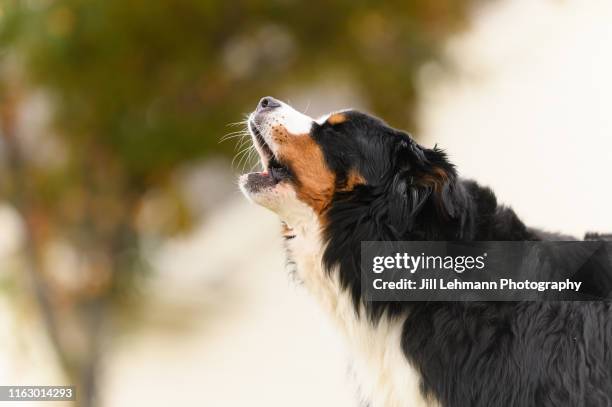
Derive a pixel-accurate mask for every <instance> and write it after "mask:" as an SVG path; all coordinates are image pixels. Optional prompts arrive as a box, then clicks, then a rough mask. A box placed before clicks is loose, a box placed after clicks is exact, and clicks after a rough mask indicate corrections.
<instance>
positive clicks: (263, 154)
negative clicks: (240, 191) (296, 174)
mask: <svg viewBox="0 0 612 407" xmlns="http://www.w3.org/2000/svg"><path fill="white" fill-rule="evenodd" d="M248 125H249V130H250V131H251V134H252V135H253V143H255V144H256V147H257V152H258V153H259V156H260V159H261V165H262V167H263V171H260V172H252V173H250V174H247V180H248V184H249V186H250V187H251V189H252V190H258V189H261V188H263V187H273V186H275V185H276V184H278V183H280V182H281V181H283V180H286V179H290V178H291V172H290V171H289V168H288V167H287V166H286V165H283V164H282V163H281V162H280V161H279V160H278V159H277V158H276V156H275V155H274V152H273V151H272V149H271V148H270V146H269V145H268V143H266V141H265V139H264V138H263V136H262V135H261V132H260V131H259V129H258V128H257V126H256V124H255V123H253V121H251V120H249V123H248Z"/></svg>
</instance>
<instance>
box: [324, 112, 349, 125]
mask: <svg viewBox="0 0 612 407" xmlns="http://www.w3.org/2000/svg"><path fill="white" fill-rule="evenodd" d="M345 121H346V115H345V114H344V113H334V114H332V115H331V116H329V117H328V118H327V122H328V123H329V124H331V125H332V126H333V125H335V124H340V123H344V122H345Z"/></svg>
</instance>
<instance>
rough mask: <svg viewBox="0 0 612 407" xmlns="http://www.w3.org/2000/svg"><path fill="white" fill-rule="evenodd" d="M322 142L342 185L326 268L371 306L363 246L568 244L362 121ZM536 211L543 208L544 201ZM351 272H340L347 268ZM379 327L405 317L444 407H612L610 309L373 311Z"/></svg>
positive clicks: (534, 306)
mask: <svg viewBox="0 0 612 407" xmlns="http://www.w3.org/2000/svg"><path fill="white" fill-rule="evenodd" d="M344 115H345V116H346V120H344V121H341V122H338V123H334V124H330V123H324V124H321V125H318V124H315V125H314V128H313V129H312V132H311V135H312V137H314V138H315V140H316V141H317V143H318V144H319V145H320V146H321V149H322V150H323V153H324V157H325V160H326V162H327V165H328V166H329V167H330V168H331V169H332V171H334V173H335V174H336V177H337V182H338V184H340V185H341V184H343V183H347V182H348V181H347V180H348V179H349V177H350V175H351V171H352V173H353V174H354V173H355V171H356V172H357V173H358V174H359V175H360V176H361V177H362V178H363V179H364V180H365V182H364V183H362V184H360V185H357V186H356V187H355V188H353V189H351V190H350V191H346V190H343V189H342V188H338V190H339V191H343V192H337V193H336V195H335V196H334V198H333V201H332V203H331V206H330V208H329V210H328V212H327V213H326V219H327V225H326V227H325V231H324V233H325V237H326V239H327V247H326V251H325V254H324V263H325V265H326V267H327V269H328V270H330V272H331V270H339V271H338V272H339V273H340V280H341V282H342V284H343V285H344V287H346V288H347V289H349V290H350V292H351V293H352V295H353V300H354V302H355V306H356V310H357V311H359V304H362V303H363V300H362V299H361V297H360V296H361V287H360V284H361V281H360V252H359V247H360V242H361V241H376V240H433V241H435V240H442V241H446V240H465V241H490V240H500V241H517V240H567V237H565V236H560V235H559V236H557V235H553V234H547V233H544V232H539V231H537V230H533V229H530V228H528V227H526V226H525V225H524V224H523V222H521V220H520V219H519V218H518V217H517V215H516V214H515V213H514V211H512V210H511V209H510V208H508V207H505V206H502V205H499V204H498V203H497V200H496V198H495V195H494V193H493V192H492V191H491V190H490V189H489V188H486V187H482V186H480V185H478V184H477V183H475V182H473V181H466V180H462V179H460V178H458V176H457V173H456V171H455V168H454V166H453V165H452V164H450V163H449V162H448V160H447V157H446V155H445V154H444V153H443V152H442V151H441V150H439V149H437V148H434V149H426V148H423V147H421V146H419V145H418V144H416V143H415V142H414V141H413V140H412V139H411V138H410V136H409V135H408V134H406V133H404V132H401V131H398V130H395V129H392V128H390V127H388V126H387V125H385V124H384V123H383V122H381V121H379V120H377V119H375V118H372V117H370V116H368V115H365V114H362V113H358V112H346V113H344ZM534 199H535V198H534ZM336 266H339V267H336ZM365 306H366V312H367V313H368V317H369V318H371V319H372V320H373V323H376V321H377V320H378V319H379V318H381V317H382V316H383V315H385V314H386V315H404V316H406V320H405V323H404V327H403V337H402V347H403V351H404V353H405V355H406V356H407V358H408V359H409V360H410V361H411V362H412V363H413V364H414V366H415V367H416V368H417V369H418V370H419V372H420V373H421V375H422V390H423V392H424V393H426V394H430V395H433V396H434V397H435V398H436V399H437V400H438V401H439V402H440V403H441V405H442V406H444V407H480V406H482V407H490V406H525V407H527V406H533V407H536V406H537V407H542V406H572V407H577V406H584V407H587V406H588V407H591V406H612V306H611V304H610V303H609V302H604V301H601V302H512V303H510V302H505V303H504V302H486V303H485V302H480V303H476V302H465V303H425V302H421V303H410V302H397V303H384V302H383V303H381V302H372V303H366V304H365Z"/></svg>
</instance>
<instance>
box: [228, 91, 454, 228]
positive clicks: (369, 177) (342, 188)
mask: <svg viewBox="0 0 612 407" xmlns="http://www.w3.org/2000/svg"><path fill="white" fill-rule="evenodd" d="M248 127H249V131H250V133H251V135H252V139H253V144H254V146H255V148H256V149H257V151H258V153H259V156H260V157H261V164H262V167H263V168H262V171H261V172H254V173H249V174H245V175H242V176H241V177H240V186H241V189H242V191H243V192H244V193H245V195H246V196H247V197H249V198H250V199H251V200H252V201H254V202H256V203H258V204H260V205H262V206H264V207H266V208H269V209H271V210H272V211H274V212H277V213H278V214H279V215H280V216H281V218H285V219H286V220H289V221H290V219H288V218H290V217H291V216H297V215H295V214H296V212H299V211H300V210H301V209H305V208H307V209H308V211H311V212H312V213H314V214H316V215H317V216H318V218H319V219H320V220H321V222H322V223H325V222H326V220H327V215H328V213H329V211H330V210H331V209H332V208H333V207H334V205H335V204H336V202H346V201H347V200H351V199H356V197H357V196H359V199H360V200H362V201H364V202H365V201H368V200H370V201H373V200H375V199H379V200H383V201H385V205H384V206H385V208H384V211H385V212H386V213H384V214H382V213H379V214H378V216H381V217H385V218H386V219H387V221H388V222H391V223H395V224H397V225H400V224H408V223H410V220H409V217H411V216H414V215H415V214H416V213H418V212H419V211H420V210H422V209H423V208H424V207H425V206H426V204H427V202H428V201H430V200H432V201H435V202H433V203H434V204H435V205H434V206H435V207H437V208H438V210H439V211H440V215H441V216H445V215H450V216H452V215H453V210H454V208H453V206H454V203H453V200H452V197H451V195H450V194H449V191H450V189H451V188H452V184H453V181H454V178H455V171H454V169H453V166H452V165H451V164H449V163H448V161H447V160H446V157H445V155H444V153H442V152H441V151H439V150H437V149H435V148H434V149H425V148H423V147H421V146H419V145H418V144H417V143H416V142H415V141H414V140H413V139H412V138H411V137H410V136H409V135H408V134H407V133H405V132H402V131H399V130H396V129H393V128H391V127H389V126H388V125H386V124H385V123H384V122H382V121H381V120H379V119H376V118H374V117H372V116H369V115H367V114H364V113H360V112H357V111H353V110H344V111H339V112H335V113H331V114H328V115H326V116H323V117H321V118H319V119H316V120H315V119H313V118H311V117H309V116H307V115H305V114H303V113H300V112H298V111H296V110H295V109H293V108H292V107H291V106H289V105H287V104H286V103H283V102H281V101H278V100H276V99H274V98H271V97H265V98H263V99H261V101H260V102H259V104H258V105H257V108H256V110H255V111H254V112H253V113H252V114H251V115H250V116H249V119H248ZM300 208H301V209H300Z"/></svg>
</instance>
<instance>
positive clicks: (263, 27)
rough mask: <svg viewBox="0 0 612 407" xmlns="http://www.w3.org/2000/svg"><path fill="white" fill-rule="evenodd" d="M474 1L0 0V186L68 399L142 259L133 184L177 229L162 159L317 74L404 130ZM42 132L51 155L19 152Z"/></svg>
mask: <svg viewBox="0 0 612 407" xmlns="http://www.w3.org/2000/svg"><path fill="white" fill-rule="evenodd" d="M476 1H477V0H471V1H465V0H435V1H432V0H411V1H386V2H368V1H355V0H353V1H349V0H342V1H333V2H329V1H323V0H311V1H308V2H306V1H297V0H278V1H271V0H267V1H263V0H234V1H209V0H157V1H147V0H2V1H1V2H0V116H1V117H0V120H1V125H2V128H1V136H2V137H1V138H0V170H2V171H0V172H1V173H0V187H1V188H2V189H1V190H0V193H1V194H2V195H1V196H0V198H2V199H6V200H8V201H9V202H11V203H12V204H13V205H14V206H15V208H17V210H18V211H19V213H20V215H21V216H22V218H23V220H24V224H25V226H26V236H27V238H26V245H25V246H26V250H25V255H26V257H27V258H28V259H29V260H30V261H29V263H28V268H29V269H30V271H32V273H31V277H32V279H33V281H34V284H33V287H34V290H33V291H34V292H35V294H36V295H37V296H38V300H39V303H40V305H41V309H42V310H43V314H44V317H45V318H46V323H47V329H48V330H49V331H50V336H51V339H52V343H53V344H54V346H55V347H56V348H57V350H58V354H59V356H60V360H61V361H62V365H63V367H64V369H65V370H66V372H67V374H68V376H69V377H71V378H72V379H74V380H76V382H77V383H79V384H80V385H82V386H85V389H86V391H84V394H85V396H84V397H83V398H82V400H81V404H82V405H91V404H93V403H94V402H95V397H93V394H94V393H95V377H96V371H97V361H98V359H99V357H100V352H101V345H100V341H101V339H100V338H102V337H103V335H104V332H103V330H104V327H105V320H106V319H107V318H108V315H109V314H112V312H113V310H115V309H116V305H117V304H118V302H117V298H118V297H117V296H116V295H115V294H117V293H124V294H125V295H127V296H129V295H130V293H131V292H133V288H134V278H133V276H134V275H135V274H136V273H134V272H135V271H136V270H141V269H142V262H141V260H142V259H141V258H140V253H139V250H140V247H139V239H140V236H139V231H138V227H137V223H138V215H139V213H141V212H142V208H143V202H144V201H145V200H146V199H145V198H146V197H147V194H149V193H150V192H151V191H155V192H156V193H157V194H159V193H160V191H161V192H162V193H163V192H165V193H166V195H167V196H170V199H169V200H168V202H175V203H176V205H175V206H176V207H177V208H178V212H179V213H180V216H178V219H180V221H179V223H180V224H181V225H188V224H189V223H190V220H191V218H190V216H189V214H188V213H186V210H185V207H184V205H182V204H181V202H180V198H179V197H178V195H177V188H175V187H174V186H173V185H172V182H171V181H172V179H173V178H172V175H173V174H174V172H175V170H176V169H177V167H179V166H181V165H183V164H184V163H186V162H189V161H195V160H200V159H203V158H206V157H207V156H209V155H210V154H216V153H223V154H231V153H232V147H233V146H232V145H231V143H223V144H219V139H220V137H221V136H222V135H224V134H226V133H228V131H230V130H231V128H228V127H227V124H228V123H231V122H236V121H237V120H240V119H241V118H242V115H243V113H245V112H247V111H250V110H252V108H253V107H254V105H255V103H256V102H257V100H258V99H259V98H260V97H261V96H264V95H268V94H273V95H286V94H287V93H288V92H289V91H288V90H289V89H293V90H295V89H299V88H307V87H309V86H310V85H313V84H316V83H317V82H320V81H321V79H326V78H327V75H328V74H329V73H330V72H333V73H334V74H335V75H336V76H335V77H337V75H338V74H339V75H341V76H342V77H346V78H348V80H349V81H350V83H351V86H354V87H355V90H356V93H357V94H359V95H363V97H364V98H365V102H366V103H367V104H368V105H369V106H370V107H371V108H372V110H373V111H374V112H375V113H377V114H379V115H381V116H383V117H385V118H386V119H387V120H389V121H390V122H392V123H393V124H395V125H398V126H404V127H406V128H414V116H413V114H414V113H413V112H414V107H415V103H416V95H415V82H416V75H415V74H416V73H417V71H418V70H419V68H420V67H421V66H422V65H423V64H424V63H425V62H427V61H430V60H436V59H439V58H440V52H439V49H440V46H441V45H442V44H443V41H444V40H445V39H446V38H447V37H448V36H449V35H450V34H451V33H453V32H455V31H456V30H458V29H461V28H462V27H463V26H464V24H465V22H466V16H467V11H468V7H470V6H471V5H472V4H473V3H474V2H476ZM11 67H12V68H11ZM39 91H42V92H43V93H44V95H46V98H47V99H48V101H49V105H50V108H51V110H52V127H50V128H48V129H45V130H44V134H40V135H38V140H39V143H40V145H39V146H38V148H39V149H40V151H34V152H32V151H26V150H27V148H28V147H27V146H26V144H27V143H24V140H22V137H21V135H20V129H19V125H18V118H19V111H20V109H22V107H23V104H24V101H26V100H27V99H28V95H30V94H32V93H34V92H39ZM331 91H332V92H333V89H332V90H331ZM312 103H313V104H316V100H315V101H312ZM339 107H341V106H339ZM51 138H54V139H56V142H57V143H58V145H59V146H60V148H58V150H57V151H59V154H57V157H55V159H51V160H46V161H45V160H42V161H41V160H36V159H33V157H34V158H36V157H37V155H42V154H41V153H43V152H44V151H42V150H44V149H46V148H48V144H46V143H45V142H43V141H45V140H49V139H51ZM30 147H31V146H30ZM35 147H36V146H35ZM54 151H55V150H54ZM3 153H5V155H6V157H2V154H3ZM53 154H54V153H53ZM3 160H4V164H3V162H2V161H3ZM41 162H42V164H41ZM160 217H162V215H160ZM58 242H59V243H58ZM49 251H51V252H53V253H56V252H60V253H65V254H66V253H68V254H70V253H72V255H71V256H72V257H74V258H76V259H77V260H76V261H75V262H74V263H75V264H76V266H75V267H73V268H74V269H75V270H76V271H75V272H74V274H70V273H68V272H67V271H66V270H64V269H62V270H59V271H58V270H55V271H54V267H53V264H52V263H53V262H51V264H50V262H49V261H48V257H49V256H48V252H49ZM75 253H76V254H75ZM69 257H70V256H69ZM52 258H53V257H52ZM66 269H67V268H66ZM119 303H121V302H119ZM65 326H70V327H71V329H70V330H69V331H70V332H71V333H70V335H72V336H70V335H68V334H62V331H68V330H65V329H63V328H64V327H65ZM75 332H77V333H78V332H80V333H81V337H80V338H79V339H78V340H76V341H75V340H74V338H73V337H74V336H75V334H74V333H75ZM77 336H78V335H77Z"/></svg>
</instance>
